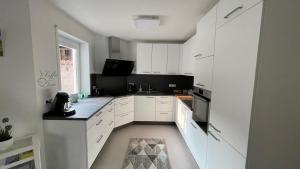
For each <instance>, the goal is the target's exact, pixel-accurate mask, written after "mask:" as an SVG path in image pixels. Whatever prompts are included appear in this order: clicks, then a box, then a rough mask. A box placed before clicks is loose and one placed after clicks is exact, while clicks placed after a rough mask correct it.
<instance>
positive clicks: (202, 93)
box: [192, 87, 211, 130]
mask: <svg viewBox="0 0 300 169" xmlns="http://www.w3.org/2000/svg"><path fill="white" fill-rule="evenodd" d="M210 99H211V92H210V91H208V90H205V89H201V88H198V87H194V88H193V115H192V118H193V120H194V121H195V122H196V123H197V124H198V125H199V126H200V127H201V128H203V127H204V128H205V129H204V130H207V125H208V117H209V105H210Z"/></svg>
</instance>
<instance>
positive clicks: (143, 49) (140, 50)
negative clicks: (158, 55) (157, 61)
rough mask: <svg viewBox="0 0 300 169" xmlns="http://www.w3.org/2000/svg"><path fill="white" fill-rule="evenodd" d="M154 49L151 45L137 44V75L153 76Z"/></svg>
mask: <svg viewBox="0 0 300 169" xmlns="http://www.w3.org/2000/svg"><path fill="white" fill-rule="evenodd" d="M152 47H153V46H152V44H151V43H138V44H137V73H139V74H151V72H152V68H151V62H152Z"/></svg>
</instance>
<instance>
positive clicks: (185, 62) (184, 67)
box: [180, 39, 194, 76]
mask: <svg viewBox="0 0 300 169" xmlns="http://www.w3.org/2000/svg"><path fill="white" fill-rule="evenodd" d="M192 41H193V39H189V40H188V41H186V42H185V43H184V44H183V45H182V56H181V60H180V61H181V74H183V75H188V76H193V73H194V62H193V60H194V59H193V57H192V53H191V50H192V43H193V42H192Z"/></svg>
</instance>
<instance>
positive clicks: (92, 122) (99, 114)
mask: <svg viewBox="0 0 300 169" xmlns="http://www.w3.org/2000/svg"><path fill="white" fill-rule="evenodd" d="M103 115H104V111H103V109H101V110H99V111H98V112H97V113H96V114H95V115H94V116H93V117H91V118H90V119H89V120H88V121H87V122H86V125H87V129H90V128H91V127H92V126H94V125H95V124H96V123H99V121H100V120H101V119H102V117H103ZM102 120H103V119H102Z"/></svg>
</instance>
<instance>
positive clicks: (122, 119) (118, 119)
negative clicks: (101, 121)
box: [115, 112, 134, 127]
mask: <svg viewBox="0 0 300 169" xmlns="http://www.w3.org/2000/svg"><path fill="white" fill-rule="evenodd" d="M133 119H134V114H133V112H126V113H120V114H115V127H119V126H122V125H124V124H127V123H130V122H133Z"/></svg>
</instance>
